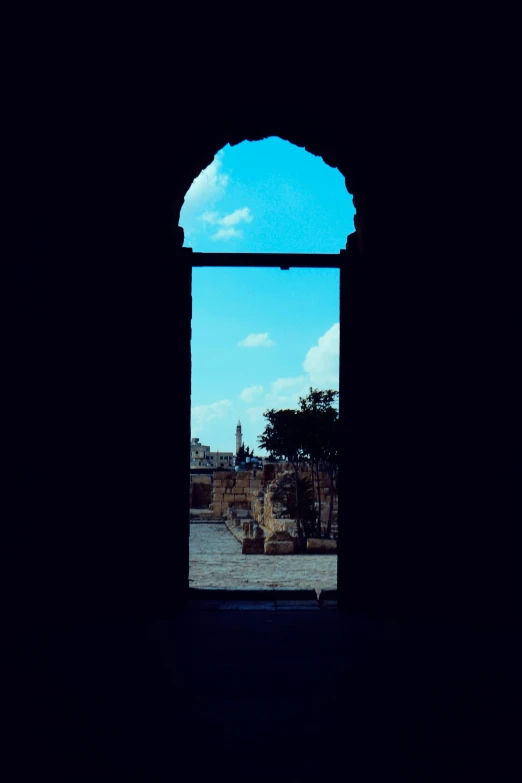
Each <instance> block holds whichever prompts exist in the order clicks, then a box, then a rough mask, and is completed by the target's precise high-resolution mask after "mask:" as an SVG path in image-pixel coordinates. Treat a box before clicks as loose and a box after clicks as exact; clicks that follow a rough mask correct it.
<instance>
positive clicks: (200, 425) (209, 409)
mask: <svg viewBox="0 0 522 783" xmlns="http://www.w3.org/2000/svg"><path fill="white" fill-rule="evenodd" d="M231 407H232V402H231V401H230V400H219V401H218V402H212V403H210V404H209V405H196V406H194V407H193V408H192V410H191V429H192V431H193V432H194V431H196V432H200V431H201V430H203V429H204V427H205V425H206V424H208V423H209V422H210V421H212V420H214V419H224V418H226V416H227V414H228V413H229V412H230V409H231Z"/></svg>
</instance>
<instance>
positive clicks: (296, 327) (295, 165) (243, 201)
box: [179, 137, 354, 454]
mask: <svg viewBox="0 0 522 783" xmlns="http://www.w3.org/2000/svg"><path fill="white" fill-rule="evenodd" d="M353 215H354V208H353V204H352V200H351V196H350V194H349V193H348V192H347V191H346V188H345V184H344V178H343V177H342V175H341V174H340V173H339V171H338V170H337V169H332V168H331V167H329V166H327V165H326V164H325V163H324V161H323V160H322V158H318V157H315V156H313V155H311V154H310V153H307V152H306V151H305V150H303V149H300V148H299V147H295V146H293V145H291V144H289V143H288V142H285V141H282V140H281V139H278V138H275V137H272V138H269V139H265V140H264V141H259V142H243V143H242V144H238V145H236V146H235V147H230V146H227V147H225V148H224V149H223V150H221V151H220V152H219V153H218V154H217V155H216V157H215V158H214V160H213V161H212V163H211V164H210V166H208V167H207V169H205V171H203V172H201V174H200V175H199V177H197V178H196V180H194V183H193V185H192V187H191V188H190V190H189V191H188V192H187V195H186V197H185V203H184V205H183V208H182V210H181V215H180V221H179V222H180V225H181V226H183V228H184V230H185V246H186V247H192V249H193V250H194V251H196V252H198V251H199V252H236V253H237V252H252V253H256V252H258V253H260V252H288V253H292V252H293V253H297V252H301V253H314V252H316V253H338V252H339V250H340V249H341V248H343V247H344V246H345V243H346V235H347V234H349V233H351V232H352V231H353V230H354V227H353ZM192 297H193V314H192V421H191V436H192V437H199V438H200V439H201V441H202V442H203V443H205V444H208V445H209V446H210V447H211V449H212V450H213V451H216V450H217V449H219V450H221V451H233V450H234V444H235V427H236V424H237V420H238V418H240V419H241V424H242V428H243V439H244V442H245V445H250V446H251V447H253V448H254V449H255V450H256V453H261V454H262V452H261V451H260V449H259V446H258V442H257V436H258V435H259V434H260V433H261V432H262V430H263V428H264V419H263V416H262V413H263V411H265V410H266V409H267V408H271V407H274V408H286V407H295V406H296V405H297V402H298V398H299V396H300V395H304V394H306V393H307V392H308V389H309V387H310V386H313V387H314V388H321V389H326V388H334V389H337V388H338V386H339V382H338V363H339V271H338V270H336V269H290V270H288V271H281V270H280V269H249V268H240V269H231V268H227V267H223V268H218V269H216V268H210V267H206V268H205V267H202V268H196V269H194V270H193V274H192Z"/></svg>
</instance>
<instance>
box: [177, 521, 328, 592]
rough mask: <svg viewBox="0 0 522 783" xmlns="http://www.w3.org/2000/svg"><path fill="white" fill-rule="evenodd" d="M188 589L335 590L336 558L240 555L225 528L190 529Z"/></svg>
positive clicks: (234, 540) (196, 526) (233, 538)
mask: <svg viewBox="0 0 522 783" xmlns="http://www.w3.org/2000/svg"><path fill="white" fill-rule="evenodd" d="M189 552H190V556H189V557H190V559H189V563H190V567H189V586H190V587H194V588H199V589H210V588H222V589H228V590H240V589H241V590H245V589H250V590H261V589H266V588H269V589H283V590H315V591H316V592H317V594H319V592H320V591H321V590H337V555H243V554H242V552H241V544H240V543H239V541H238V540H237V539H236V538H235V537H234V536H233V535H232V533H231V532H230V531H229V530H228V528H227V527H226V525H225V524H223V523H217V524H205V525H201V524H191V525H190V539H189Z"/></svg>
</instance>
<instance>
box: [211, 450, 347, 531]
mask: <svg viewBox="0 0 522 783" xmlns="http://www.w3.org/2000/svg"><path fill="white" fill-rule="evenodd" d="M293 473H294V471H293V467H292V466H291V465H290V464H289V463H284V462H280V463H268V464H265V466H264V468H263V470H262V471H261V470H258V471H246V472H236V471H219V472H216V473H215V474H214V483H213V489H212V504H211V506H210V508H211V509H212V510H213V512H214V516H215V517H223V516H225V515H226V514H227V513H228V511H229V509H236V510H238V509H247V510H249V511H250V513H251V515H252V517H253V519H255V521H256V522H257V523H258V524H260V525H262V526H263V527H264V528H266V529H267V530H269V531H282V530H287V531H288V532H290V533H291V534H292V535H296V534H297V527H296V523H295V519H292V518H291V517H290V514H289V513H288V510H287V507H286V504H285V502H284V497H283V498H281V497H279V498H278V499H276V497H275V495H276V494H278V495H280V494H281V493H280V492H278V491H277V490H278V488H280V485H281V482H282V481H283V482H284V478H285V477H287V476H293ZM299 473H300V475H301V476H305V475H306V476H308V477H311V471H310V467H309V466H308V465H303V466H302V467H301V469H300V471H299ZM319 487H320V496H321V522H322V528H323V532H325V531H326V526H327V523H328V514H329V510H330V495H331V486H330V478H329V476H328V473H327V472H326V471H324V470H322V471H320V472H319ZM316 506H318V504H317V503H316ZM337 518H338V502H337V493H335V495H334V506H333V515H332V535H334V536H336V535H337Z"/></svg>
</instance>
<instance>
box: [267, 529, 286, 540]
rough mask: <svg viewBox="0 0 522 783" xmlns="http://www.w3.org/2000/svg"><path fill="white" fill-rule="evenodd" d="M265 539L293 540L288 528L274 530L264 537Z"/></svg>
mask: <svg viewBox="0 0 522 783" xmlns="http://www.w3.org/2000/svg"><path fill="white" fill-rule="evenodd" d="M266 540H267V541H293V539H292V536H291V535H290V533H289V532H288V530H274V531H273V532H272V533H269V535H268V536H267V537H266Z"/></svg>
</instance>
